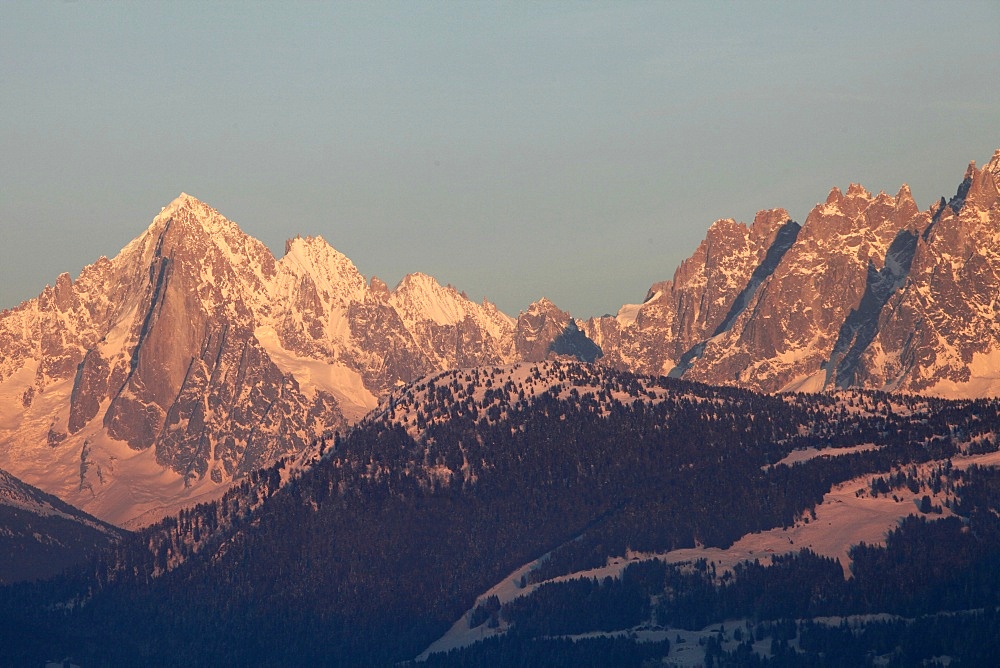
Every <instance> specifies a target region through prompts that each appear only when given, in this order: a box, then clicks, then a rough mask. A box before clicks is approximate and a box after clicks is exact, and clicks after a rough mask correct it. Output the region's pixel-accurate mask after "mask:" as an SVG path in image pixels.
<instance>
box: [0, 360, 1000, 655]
mask: <svg viewBox="0 0 1000 668" xmlns="http://www.w3.org/2000/svg"><path fill="white" fill-rule="evenodd" d="M997 434H1000V404H998V403H997V402H995V401H986V400H980V401H975V402H970V401H964V402H949V401H944V400H938V399H928V398H924V397H901V396H893V395H887V394H881V393H871V392H859V391H852V392H848V393H843V394H839V395H833V396H831V395H777V396H771V395H759V394H755V393H752V392H749V391H746V390H740V389H733V388H717V387H709V386H704V385H698V384H694V383H689V382H685V381H679V380H672V379H667V378H651V377H640V376H634V375H631V374H627V373H623V372H617V371H613V370H610V369H603V368H593V367H590V366H587V365H582V364H569V363H545V364H538V365H516V366H514V367H505V368H501V369H489V368H486V369H470V370H460V371H452V372H446V373H443V374H438V375H436V376H434V377H431V378H429V379H425V380H422V381H419V382H418V383H416V384H413V385H411V386H408V387H406V388H403V389H401V390H400V391H398V392H396V393H395V394H393V395H392V396H391V397H390V399H389V400H387V401H386V402H385V403H384V404H383V406H382V407H381V409H380V410H379V411H377V412H376V413H375V414H373V415H372V416H371V417H369V418H368V419H366V420H365V421H363V422H362V423H360V424H359V425H358V426H356V427H355V428H354V429H352V430H351V431H349V432H348V433H345V434H339V433H336V434H329V435H328V436H327V437H326V438H324V439H322V440H321V442H319V443H317V444H316V448H315V453H316V456H315V458H314V460H313V461H311V462H309V463H308V464H307V465H305V466H300V465H297V464H296V465H293V463H292V462H291V461H289V460H285V461H281V462H279V463H278V464H276V465H275V466H273V467H270V468H268V469H264V470H262V471H258V472H255V473H254V474H252V475H251V476H250V477H248V479H247V480H245V481H244V483H243V484H242V485H240V486H239V487H237V488H235V489H233V490H231V491H230V492H228V493H227V494H226V496H225V497H223V498H222V499H220V500H219V501H216V502H212V503H208V504H202V505H200V506H197V507H195V508H193V509H189V510H187V511H185V512H183V513H182V514H180V515H179V516H177V517H174V518H168V519H167V520H165V521H164V522H162V523H160V524H159V525H156V526H154V527H150V528H148V529H145V530H143V531H141V532H138V533H136V534H134V535H132V536H131V537H130V538H129V539H128V540H127V541H126V542H124V543H123V544H121V545H120V546H119V547H118V549H117V551H116V552H114V553H109V554H107V555H105V556H104V557H103V558H100V559H95V560H94V561H93V562H92V563H91V564H90V565H89V566H88V567H87V568H85V569H81V570H79V571H77V572H74V573H70V574H67V575H65V576H64V577H62V578H59V579H56V580H53V581H50V582H47V583H42V584H35V585H18V586H13V587H7V588H5V589H3V590H0V615H2V617H0V627H2V628H3V631H0V633H2V635H3V636H4V637H3V643H0V645H2V648H0V657H2V661H3V663H6V664H10V665H21V664H24V663H31V662H37V661H38V660H43V659H45V658H52V657H56V656H73V657H75V658H76V659H78V661H79V662H86V663H87V665H101V664H106V665H123V664H135V663H142V662H146V663H152V664H154V665H181V664H184V665H208V664H219V663H222V664H236V665H243V664H246V665H272V664H291V663H303V662H307V661H317V662H320V663H326V664H329V663H341V664H344V663H346V664H356V665H390V664H392V663H395V662H399V661H405V660H408V659H412V658H413V657H415V656H416V655H417V654H419V653H420V652H421V651H422V650H423V649H425V648H426V647H427V646H428V645H429V644H430V643H431V642H432V641H433V640H434V639H436V638H437V637H439V636H440V635H441V634H443V633H444V632H445V631H446V630H447V629H448V627H449V626H451V624H452V622H454V621H455V620H456V619H458V618H459V617H461V615H462V614H463V613H464V612H465V611H466V610H468V609H469V608H471V607H472V606H473V605H474V603H475V601H476V597H477V596H478V595H479V594H481V593H482V592H484V591H486V590H488V589H489V588H490V587H491V586H492V585H494V584H495V583H497V582H498V581H500V580H501V579H503V578H504V577H505V576H506V575H507V574H508V573H510V572H512V571H513V570H514V569H516V568H517V567H519V566H521V565H522V564H525V563H528V562H530V561H532V560H535V559H537V558H538V557H540V556H541V555H543V554H546V553H551V554H550V556H549V558H548V559H547V560H546V561H545V562H544V563H543V564H542V566H541V567H539V568H538V569H536V570H535V571H533V572H532V574H531V577H532V579H533V581H536V582H545V581H547V580H549V579H551V578H552V577H554V576H558V575H565V574H572V573H575V572H578V571H581V570H585V569H587V568H592V567H595V566H600V565H603V564H604V563H605V562H606V560H607V559H608V558H609V557H613V556H622V555H625V554H626V552H627V551H630V550H631V551H641V552H653V553H656V552H666V551H669V550H672V549H677V548H682V547H693V546H694V545H695V544H696V543H697V544H700V545H706V546H718V547H726V546H728V545H730V544H732V543H733V542H734V541H735V540H737V539H738V538H740V537H741V536H743V535H745V534H747V533H750V532H754V531H760V530H765V529H770V528H773V527H781V526H789V525H791V524H793V523H795V522H796V521H797V520H800V519H801V518H802V517H803V516H804V515H806V514H807V513H808V512H809V510H810V509H811V508H813V507H814V506H815V505H816V504H817V503H819V502H820V501H821V500H822V498H823V495H824V494H825V493H826V492H828V491H829V490H830V488H831V486H832V485H834V484H836V483H839V482H842V481H845V480H850V479H854V478H858V477H860V476H870V480H871V483H870V485H869V488H868V489H867V491H866V493H869V494H887V493H893V490H894V489H895V490H900V491H901V490H902V489H904V488H906V489H909V491H910V493H913V489H912V487H916V490H918V491H919V492H924V491H930V490H931V485H933V484H934V481H935V480H936V481H937V483H936V484H938V485H952V486H953V487H954V490H955V491H954V494H953V496H952V497H950V498H952V499H953V502H954V507H953V508H950V509H949V510H950V511H953V512H954V514H955V515H956V517H955V518H953V519H949V520H935V521H926V520H924V521H918V520H914V521H912V522H907V523H904V524H903V525H902V526H901V527H900V529H899V530H898V531H897V532H896V533H895V534H893V536H897V535H898V536H899V537H898V538H892V537H891V538H890V540H889V543H888V545H887V546H886V547H871V546H859V547H858V548H857V549H856V550H855V551H854V552H853V553H852V557H853V559H854V564H855V565H854V568H855V569H856V571H855V578H853V579H852V580H844V578H843V575H842V572H841V571H840V566H839V565H838V564H836V562H833V563H830V560H828V559H825V558H822V557H817V556H816V555H811V554H809V553H801V554H794V555H792V556H789V557H784V558H777V559H776V560H775V563H774V564H773V565H771V566H769V567H766V568H765V567H763V566H760V565H753V564H748V565H747V566H746V567H744V568H740V569H738V571H737V572H735V573H733V574H731V575H730V576H729V577H728V578H727V579H726V580H725V581H722V580H720V577H719V576H720V574H718V573H711V572H710V570H709V569H708V568H707V567H706V566H705V565H701V566H698V565H692V566H689V567H686V568H680V567H677V566H668V565H666V564H663V563H662V562H655V563H651V564H647V565H641V566H630V567H629V569H626V571H625V573H624V574H623V576H622V578H621V579H612V580H610V581H607V582H596V583H595V582H593V581H579V582H577V583H574V584H570V583H565V584H556V583H551V584H549V583H546V584H543V585H542V586H541V587H539V588H538V589H537V590H535V592H536V593H535V594H534V595H532V596H530V597H525V598H521V599H515V601H513V602H511V603H510V604H508V605H505V606H504V607H503V608H502V609H500V610H491V611H488V612H486V613H485V614H484V615H482V617H481V623H483V624H489V623H491V618H492V621H493V622H494V623H496V622H498V621H500V620H502V621H503V623H504V624H505V625H507V626H508V627H509V628H510V631H509V632H508V633H507V635H506V636H504V637H503V638H502V639H494V640H491V641H490V642H489V643H483V644H482V645H480V646H479V649H476V647H475V646H474V647H472V648H469V649H467V650H463V651H462V652H456V653H455V654H453V655H451V659H449V660H454V661H456V662H458V663H457V665H483V664H489V663H497V662H496V661H491V659H490V657H493V658H496V656H497V654H496V652H500V653H501V654H503V653H504V652H507V654H505V655H506V656H520V657H522V658H525V657H535V659H537V660H538V661H541V657H543V656H546V655H553V654H559V653H562V655H563V656H570V655H573V652H572V651H570V650H568V649H567V648H566V645H565V642H568V641H567V640H565V636H570V635H574V634H578V633H583V632H585V631H588V630H590V631H593V630H603V631H607V630H614V629H618V630H628V629H631V628H632V627H634V626H635V625H637V624H646V625H647V626H650V627H653V626H657V627H661V628H666V627H667V626H671V625H672V626H677V627H683V628H687V627H694V626H697V625H699V624H702V625H704V624H708V623H714V622H715V621H717V620H721V619H725V618H727V617H730V616H740V617H746V618H752V619H754V620H756V621H757V623H760V624H764V623H765V622H767V621H768V620H775V619H783V618H798V617H806V616H811V615H847V614H858V613H862V612H865V613H867V612H893V613H898V614H900V615H910V616H911V617H912V616H917V617H916V618H919V616H921V615H927V614H931V613H934V612H937V611H939V610H941V609H945V608H947V609H952V610H967V609H972V608H976V609H982V610H991V609H993V608H995V605H996V603H997V601H996V586H995V584H994V583H993V578H992V576H990V575H989V572H990V570H989V569H990V567H992V566H995V563H994V562H995V559H996V553H997V552H998V550H997V548H998V545H1000V542H998V535H1000V534H998V532H997V531H996V528H995V520H994V519H991V518H995V515H993V512H994V511H995V510H996V509H997V493H996V492H995V491H994V490H997V489H998V488H1000V485H998V483H997V480H996V477H995V475H994V473H993V471H992V469H978V468H974V469H970V470H968V471H964V472H963V471H959V470H958V469H953V468H951V467H947V468H945V464H944V462H947V461H948V458H950V457H953V456H955V455H958V454H960V453H962V452H990V451H994V450H996V447H997V436H996V435H997ZM859 445H871V446H873V447H872V448H871V449H866V450H861V451H856V452H849V454H848V453H847V452H848V451H845V454H841V455H839V456H836V457H815V458H812V459H809V460H807V461H804V462H802V463H798V464H795V465H792V466H788V465H785V464H781V463H779V462H781V460H782V459H783V458H785V457H786V456H788V455H789V453H791V452H793V451H794V450H799V449H802V448H823V449H831V448H832V449H836V448H849V447H851V446H859ZM938 461H940V462H942V464H941V469H940V471H938V473H937V475H933V476H929V477H928V476H923V474H921V475H919V476H918V472H917V468H916V467H917V466H918V465H921V464H924V463H928V462H938ZM920 470H921V471H923V469H922V468H921V469H920ZM935 470H936V471H937V469H935ZM921 476H922V477H921ZM918 478H919V479H918ZM879 481H881V482H879ZM926 511H927V513H929V516H934V513H933V512H932V511H933V508H930V507H928V508H927V509H926ZM914 512H918V511H917V509H916V508H915V509H914ZM959 518H961V519H959ZM935 532H937V533H935ZM940 545H957V546H958V547H957V548H955V549H954V550H952V551H948V550H944V549H943V548H941V547H940ZM900 555H902V556H900ZM887 564H897V565H898V567H897V568H896V569H895V570H893V569H891V568H889V567H888V566H887ZM633 569H634V570H633ZM865 569H869V570H868V571H866V570H865ZM994 570H995V569H994ZM869 571H870V572H871V573H873V574H880V575H871V576H869V575H867V573H869ZM998 572H1000V571H998ZM886 573H888V576H885V575H884V574H886ZM954 574H957V575H954ZM838 577H839V579H838ZM914 578H917V580H919V581H920V582H926V583H928V587H929V588H928V589H924V590H920V589H917V590H915V589H914V588H913V587H912V584H913V582H914V581H915V580H914ZM956 578H957V579H956ZM876 582H878V583H880V584H879V587H876V586H875V583H876ZM637 583H638V584H637ZM802 583H809V586H808V587H805V586H804V585H803V584H802ZM934 587H937V589H935V588H934ZM668 590H669V595H667V592H668ZM803 591H807V592H809V596H808V597H807V598H805V599H803V598H802V596H799V595H798V594H799V593H800V592H803ZM755 592H756V594H755ZM760 592H770V594H769V595H757V594H760ZM780 592H787V593H780ZM963 592H969V594H968V595H965V594H963ZM973 592H974V594H975V596H972V593H973ZM587 601H589V603H587V604H584V603H583V602H587ZM935 606H938V607H935ZM758 631H759V632H760V633H764V630H763V628H762V629H758ZM901 632H903V631H901ZM809 633H811V634H812V635H808V634H807V633H806V632H805V631H803V632H802V634H800V635H801V638H799V640H797V641H796V642H800V641H801V643H802V649H806V648H807V647H806V646H807V645H808V643H809V642H815V643H816V646H817V647H818V646H820V645H821V644H822V643H823V642H825V641H824V640H823V638H824V636H823V635H822V631H821V630H819V631H816V630H810V631H809ZM177 638H184V641H183V642H181V643H178V642H177ZM560 638H562V640H560ZM807 638H811V639H813V640H808V641H807ZM512 643H513V644H512ZM602 643H603V644H602ZM669 645H670V643H669V642H664V643H663V644H661V645H659V650H655V649H654V645H648V644H642V643H638V644H637V643H635V642H631V641H628V640H627V639H626V640H621V641H615V642H605V641H601V642H596V644H594V645H593V648H592V649H593V651H594V652H608V654H606V655H600V656H606V657H617V658H615V659H614V660H611V659H609V661H610V663H611V664H612V665H619V664H620V665H627V664H630V663H633V659H634V660H635V665H639V663H641V661H646V660H650V659H652V658H655V657H657V656H663V655H664V654H665V652H666V651H668V650H669ZM708 649H709V650H710V651H709V652H708V655H709V656H710V657H715V658H717V659H718V660H720V661H722V660H727V661H728V660H732V661H740V660H741V659H739V656H738V655H737V654H735V653H733V654H732V655H729V654H727V653H726V651H725V650H723V649H722V648H721V645H720V647H719V648H718V651H715V649H714V648H708ZM657 651H659V652H660V653H659V654H657ZM796 651H798V650H796ZM476 652H481V653H480V654H476ZM511 652H513V654H511ZM594 656H598V654H594ZM754 656H758V655H756V654H754ZM772 656H773V657H774V658H775V659H777V658H778V657H780V656H783V654H782V650H781V645H780V642H779V643H778V645H777V646H776V651H775V653H773V654H772ZM789 656H791V655H789ZM795 656H798V655H795ZM803 656H804V655H803ZM715 658H713V660H715ZM800 658H801V657H800ZM432 659H433V661H439V660H445V657H443V656H438V657H434V656H432ZM758 659H759V657H758ZM758 659H753V660H758ZM750 660H751V659H749V658H747V661H750ZM500 663H502V662H500Z"/></svg>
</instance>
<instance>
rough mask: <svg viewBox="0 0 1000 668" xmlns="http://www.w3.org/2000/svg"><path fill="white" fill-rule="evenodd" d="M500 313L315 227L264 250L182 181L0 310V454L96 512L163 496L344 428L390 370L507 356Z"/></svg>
mask: <svg viewBox="0 0 1000 668" xmlns="http://www.w3.org/2000/svg"><path fill="white" fill-rule="evenodd" d="M515 324H516V322H515V321H514V319H512V318H510V317H508V316H506V315H504V314H503V313H501V312H500V311H499V310H497V308H496V307H495V306H493V305H492V304H490V303H488V302H484V303H482V304H476V303H473V302H471V301H470V300H468V299H467V298H465V297H464V296H463V295H461V294H460V293H458V292H457V291H456V290H454V289H453V288H450V287H442V286H440V285H438V284H437V282H436V281H434V279H432V278H430V277H428V276H424V275H421V274H414V275H411V276H407V277H406V278H404V279H403V281H402V282H401V283H400V285H399V287H397V288H396V289H395V290H392V291H390V290H389V289H388V288H387V287H386V286H385V285H384V284H383V283H382V282H381V281H379V280H378V279H377V278H372V279H371V281H367V280H366V279H365V278H364V277H363V276H362V275H361V274H360V272H358V270H357V268H355V266H354V265H353V264H352V263H351V261H350V260H348V259H347V258H346V257H345V256H343V255H342V254H340V253H338V252H337V251H336V250H334V249H333V248H332V247H330V245H329V244H327V243H326V242H325V241H324V240H323V239H321V238H319V237H313V238H295V239H292V240H290V241H289V242H288V243H287V245H286V251H285V255H284V256H283V257H282V258H281V259H276V258H275V257H274V256H273V255H272V254H271V252H270V251H269V250H268V249H267V248H266V247H265V246H264V245H263V244H262V243H260V242H259V241H257V240H255V239H253V238H251V237H249V236H248V235H246V234H244V233H243V232H242V231H241V230H240V229H239V228H238V227H237V225H236V224H235V223H232V222H230V221H228V220H226V219H225V218H224V217H223V216H222V215H220V214H219V213H218V212H217V211H215V210H214V209H212V208H210V207H209V206H207V205H206V204H204V203H202V202H200V201H198V200H197V199H195V198H193V197H190V196H188V195H185V194H182V195H181V196H180V197H178V198H177V199H175V200H174V201H173V202H171V203H170V204H169V205H168V206H167V207H165V208H164V209H163V210H162V211H161V212H160V214H159V215H157V216H156V217H155V218H154V219H153V222H152V224H151V225H150V226H149V228H148V229H147V230H146V232H145V233H144V234H142V235H141V236H140V237H139V238H137V239H135V240H134V241H132V242H131V243H129V244H128V245H127V246H126V247H125V248H124V249H122V251H121V252H120V253H119V254H118V255H117V256H116V257H115V258H114V259H111V260H108V259H106V258H101V259H100V260H98V261H97V262H96V263H94V264H93V265H90V266H88V267H86V268H85V269H84V270H83V272H82V273H81V274H80V276H79V277H78V278H77V280H76V281H73V280H71V279H70V277H69V275H68V274H63V275H62V276H60V277H59V278H58V280H57V281H56V284H55V287H47V288H46V289H45V290H44V291H43V292H42V294H41V295H39V296H38V297H37V298H36V299H32V300H29V301H27V302H24V303H23V304H21V305H20V306H18V307H17V308H15V309H11V310H8V311H4V312H3V313H2V314H0V350H2V351H3V353H2V357H0V395H2V396H3V397H4V398H5V401H4V402H3V403H2V404H0V467H2V468H5V469H7V470H9V471H10V472H11V473H13V474H14V475H17V476H18V477H20V478H22V479H24V480H25V481H26V482H28V483H30V484H33V485H36V486H38V487H40V488H42V489H45V490H46V491H48V492H50V493H54V494H56V495H58V496H59V497H61V498H63V499H65V500H67V501H69V502H70V503H73V504H74V505H76V506H78V507H81V508H84V509H86V510H88V512H91V513H92V514H94V515H97V516H98V517H101V518H102V519H106V520H109V521H112V522H116V523H124V522H126V521H128V520H130V519H133V518H136V517H137V516H139V515H141V514H142V513H147V515H146V516H145V518H144V519H143V520H139V521H149V520H153V519H156V517H157V516H158V513H162V512H166V511H168V510H170V509H171V508H173V507H176V506H177V505H178V504H184V503H193V502H195V501H196V500H197V499H198V498H199V496H200V495H202V494H211V493H214V492H217V491H218V490H221V489H223V488H224V487H225V486H226V485H228V484H229V482H230V481H232V480H236V479H239V478H240V477H241V476H242V475H244V474H245V473H247V472H248V471H250V470H253V469H255V468H257V467H260V466H263V465H265V464H268V463H270V462H272V461H274V460H275V459H276V458H278V457H281V456H283V455H288V454H294V453H298V452H300V451H302V450H303V449H304V448H305V447H306V446H307V445H308V443H310V442H311V441H313V440H314V439H316V438H318V437H321V436H323V435H324V434H331V433H332V432H333V431H335V430H338V429H343V428H345V427H346V426H347V425H348V424H350V423H352V422H354V421H356V420H357V419H358V418H360V417H361V416H362V415H364V414H365V413H367V412H368V410H370V409H371V408H373V407H374V406H375V405H376V404H377V402H378V398H379V397H380V396H383V395H384V394H385V393H387V392H388V391H389V390H390V389H392V388H393V387H395V386H396V385H398V384H401V383H405V382H409V381H411V380H414V379H416V378H418V377H420V376H422V375H425V374H427V373H430V372H434V371H440V370H443V369H446V368H454V367H458V366H475V365H479V364H504V363H507V362H510V361H512V360H513V359H514V346H515V343H514V341H515V337H514V330H515Z"/></svg>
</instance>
